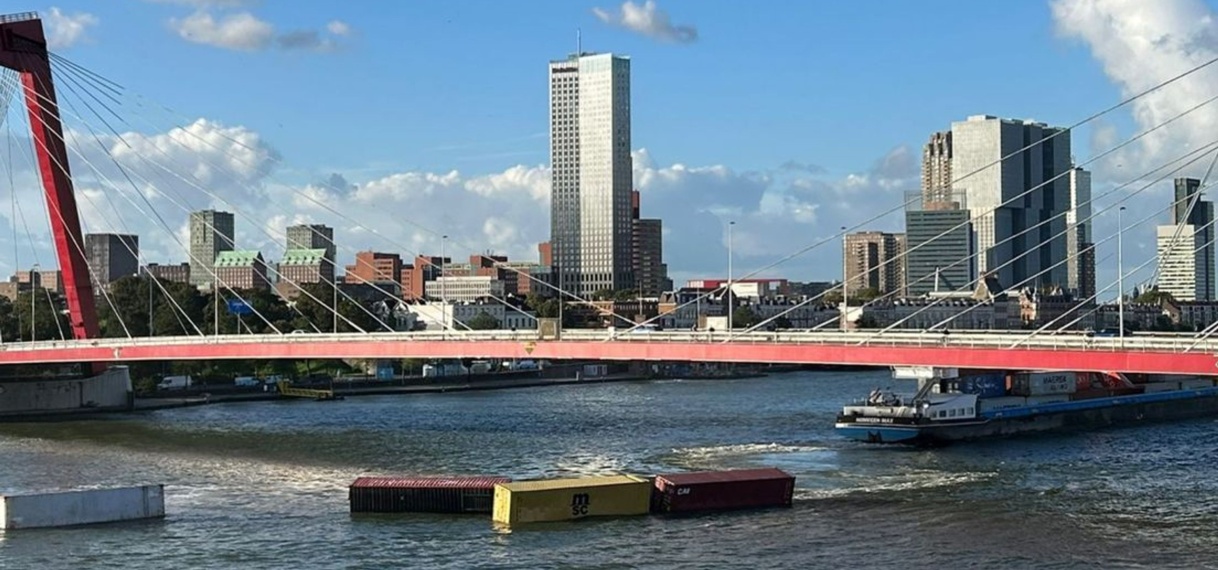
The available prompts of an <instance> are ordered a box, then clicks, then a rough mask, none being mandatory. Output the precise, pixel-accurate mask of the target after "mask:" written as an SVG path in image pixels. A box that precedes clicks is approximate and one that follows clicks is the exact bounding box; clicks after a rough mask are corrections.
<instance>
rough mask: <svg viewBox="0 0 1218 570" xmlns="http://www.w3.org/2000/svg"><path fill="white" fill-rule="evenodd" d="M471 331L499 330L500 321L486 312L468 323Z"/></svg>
mask: <svg viewBox="0 0 1218 570" xmlns="http://www.w3.org/2000/svg"><path fill="white" fill-rule="evenodd" d="M466 324H467V325H469V328H470V330H475V331H490V330H495V329H498V328H499V319H496V318H495V317H492V316H490V314H488V313H487V312H486V311H482V312H480V313H478V314H477V315H475V316H474V318H472V319H470V320H469V322H467V323H466Z"/></svg>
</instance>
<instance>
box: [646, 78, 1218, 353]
mask: <svg viewBox="0 0 1218 570" xmlns="http://www.w3.org/2000/svg"><path fill="white" fill-rule="evenodd" d="M1215 63H1218V57H1215V58H1212V59H1209V60H1206V61H1204V62H1202V63H1200V64H1198V65H1196V66H1194V67H1192V68H1189V69H1187V70H1185V71H1183V72H1182V73H1179V74H1177V75H1175V76H1173V77H1170V78H1168V79H1166V80H1164V81H1162V82H1160V83H1158V84H1156V85H1153V86H1151V87H1149V88H1147V89H1144V90H1142V91H1140V92H1138V93H1135V94H1133V95H1130V96H1128V97H1126V98H1124V99H1122V100H1121V101H1119V102H1117V103H1115V104H1113V105H1110V106H1109V107H1106V108H1104V109H1102V110H1100V111H1098V112H1095V113H1093V114H1091V115H1089V116H1087V117H1085V118H1083V119H1081V120H1079V121H1076V122H1074V123H1073V124H1071V125H1069V126H1067V127H1065V128H1063V129H1061V130H1060V131H1058V132H1056V133H1053V134H1052V135H1050V136H1048V137H1045V138H1043V139H1040V140H1038V141H1035V142H1032V143H1030V144H1028V145H1025V146H1023V147H1022V148H1019V149H1017V150H1015V151H1012V152H1010V153H1008V154H1006V155H1003V156H1001V157H999V158H998V159H997V160H994V161H993V162H990V163H988V164H986V165H983V166H981V167H979V168H977V169H975V170H973V171H971V172H967V173H965V174H963V175H961V176H959V177H957V178H954V179H953V180H952V181H951V182H950V183H949V184H948V186H949V187H954V186H956V185H957V184H959V183H960V182H962V181H964V180H967V179H969V178H971V177H972V176H975V175H977V174H978V173H980V172H983V171H985V170H987V169H990V168H993V167H995V166H998V165H1000V164H1002V163H1003V162H1005V161H1007V160H1009V159H1011V158H1012V157H1015V156H1019V155H1020V154H1022V153H1024V152H1026V151H1028V150H1030V149H1032V148H1035V147H1037V146H1039V145H1041V144H1044V143H1046V142H1048V141H1051V140H1053V139H1054V138H1055V137H1058V136H1061V135H1062V134H1063V133H1067V132H1072V131H1074V130H1075V129H1077V128H1078V127H1080V126H1083V125H1085V124H1088V123H1091V122H1093V121H1095V120H1097V119H1099V118H1101V117H1103V116H1105V115H1107V114H1109V113H1112V112H1114V111H1116V110H1118V109H1121V108H1124V107H1125V106H1127V105H1129V104H1131V103H1133V102H1135V101H1137V100H1139V99H1141V98H1143V97H1145V96H1147V95H1150V94H1152V93H1154V92H1156V91H1159V90H1161V89H1163V88H1165V87H1167V86H1169V85H1172V84H1174V83H1176V82H1178V81H1181V80H1183V79H1185V78H1187V77H1189V76H1191V75H1193V74H1195V73H1197V72H1199V71H1201V70H1203V69H1206V68H1208V67H1210V66H1212V65H1214V64H1215ZM1207 103H1208V101H1207ZM1188 112H1191V111H1186V112H1185V113H1181V114H1180V115H1184V114H1187V113H1188ZM1180 115H1177V117H1178V116H1180ZM1171 120H1174V119H1171ZM1161 126H1162V124H1160V125H1158V126H1156V127H1155V129H1157V128H1159V127H1161ZM1152 130H1154V129H1152ZM1125 144H1128V141H1127V142H1126V143H1125ZM1093 160H1094V159H1093ZM1088 162H1090V161H1088ZM1059 176H1060V175H1059ZM1055 179H1056V178H1055ZM1042 186H1043V184H1042ZM1038 187H1039V186H1038ZM1034 189H1035V188H1033V190H1034ZM1028 192H1031V190H1028V191H1026V192H1024V193H1023V194H1020V197H1022V196H1023V195H1026V194H1027V193H1028ZM918 199H920V198H914V199H910V200H906V201H903V202H902V203H900V204H898V205H897V206H895V207H892V208H889V209H887V210H884V211H881V212H880V213H879V214H876V215H873V216H871V217H869V218H867V219H866V220H863V221H862V222H859V223H856V224H854V225H852V226H849V227H845V228H843V229H842V230H840V231H839V232H837V233H835V234H833V235H831V236H830V237H827V238H823V239H820V240H817V241H815V242H813V243H812V244H810V245H808V246H805V247H802V248H800V249H798V250H796V251H794V252H793V253H791V254H788V255H786V256H784V257H782V258H780V259H778V260H776V261H774V262H772V263H769V264H767V265H765V266H763V267H761V268H758V269H754V270H753V271H750V272H748V273H747V274H746V275H744V276H743V277H740V278H738V279H736V280H735V281H737V282H739V281H741V280H745V279H750V278H753V277H755V276H757V275H760V274H761V273H763V272H765V271H768V270H770V269H773V268H775V267H778V266H779V265H782V264H783V263H786V262H787V261H790V260H791V259H794V258H796V257H799V256H801V255H803V254H805V253H807V252H809V251H811V250H813V249H816V248H817V247H820V246H822V245H825V244H826V243H830V242H834V243H840V239H841V238H842V236H844V235H846V234H848V233H849V232H851V231H854V230H857V229H859V228H862V227H865V226H866V225H868V224H870V223H872V222H874V221H877V220H879V219H882V218H884V217H886V216H888V215H890V214H893V213H895V212H898V211H901V210H903V209H904V208H906V207H908V206H910V205H911V204H913V203H914V202H915V201H916V200H918ZM1005 203H1006V202H1004V204H1005ZM1001 205H1002V204H1000V206H1001ZM963 226H964V224H961V225H960V226H959V227H963ZM955 229H958V228H953V229H950V230H947V231H946V232H941V233H940V234H939V235H938V236H936V238H934V239H937V238H938V237H942V236H943V235H945V234H946V233H948V232H951V231H954V230H955ZM907 253H908V251H906V252H904V254H907ZM844 277H845V276H843V278H844ZM844 285H845V282H844V279H843V286H844ZM722 288H723V287H720V288H716V289H715V290H713V291H710V292H707V293H703V294H700V295H697V296H695V298H694V299H692V300H690V301H687V302H685V303H682V304H680V305H678V307H677V309H674V310H678V309H681V308H684V307H687V306H690V305H693V304H695V303H697V302H700V301H701V300H702V299H706V298H708V297H710V296H712V295H713V294H714V293H715V292H717V291H718V290H719V289H722ZM827 292H828V291H826V292H822V293H821V294H819V295H815V296H813V297H812V298H811V299H806V300H804V301H803V304H806V303H808V302H811V301H812V300H813V299H817V298H822V297H823V296H824V295H825V294H826V293H827ZM728 296H729V297H730V294H729V295H728ZM800 306H802V305H800ZM847 310H848V308H847ZM790 311H791V309H787V310H786V311H785V312H784V313H781V314H787V313H789V312H790ZM659 318H660V316H659V315H657V316H656V317H655V318H652V319H648V320H647V321H645V322H644V323H640V324H638V325H635V326H634V327H631V330H633V329H634V328H637V327H638V326H642V325H644V324H648V323H651V322H654V321H655V320H657V319H659ZM777 318H778V315H773V316H772V317H770V318H769V319H767V321H772V320H773V319H777ZM767 324H768V322H767Z"/></svg>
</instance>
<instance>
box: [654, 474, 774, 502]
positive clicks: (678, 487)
mask: <svg viewBox="0 0 1218 570" xmlns="http://www.w3.org/2000/svg"><path fill="white" fill-rule="evenodd" d="M794 494H795V477H793V476H791V475H789V474H787V473H786V472H785V471H782V470H781V469H741V470H737V471H702V472H697V473H673V474H670V475H657V476H656V479H655V490H654V491H653V493H652V511H654V512H657V513H684V512H694V511H719V510H730V509H749V508H761V507H789V506H791V498H792V496H793V495H794Z"/></svg>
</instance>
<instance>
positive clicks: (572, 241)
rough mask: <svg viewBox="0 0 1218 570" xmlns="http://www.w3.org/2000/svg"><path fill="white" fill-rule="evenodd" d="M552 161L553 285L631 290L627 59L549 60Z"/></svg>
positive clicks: (579, 57)
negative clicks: (554, 276) (555, 273)
mask: <svg viewBox="0 0 1218 570" xmlns="http://www.w3.org/2000/svg"><path fill="white" fill-rule="evenodd" d="M550 165H551V189H550V192H551V195H550V198H551V199H550V242H551V243H552V244H553V254H554V270H555V271H556V272H557V277H556V281H557V285H558V286H559V287H561V288H563V289H566V290H568V291H574V292H576V293H579V294H582V295H589V294H591V293H593V292H596V291H599V290H603V289H614V290H620V289H629V288H632V287H634V286H635V280H634V276H633V275H632V267H631V252H632V239H631V238H632V235H631V234H632V231H631V221H630V191H631V188H632V176H633V173H632V164H631V158H630V59H629V58H626V57H622V56H615V55H613V54H584V53H579V54H575V55H572V56H571V57H569V58H567V59H565V60H561V61H552V62H550Z"/></svg>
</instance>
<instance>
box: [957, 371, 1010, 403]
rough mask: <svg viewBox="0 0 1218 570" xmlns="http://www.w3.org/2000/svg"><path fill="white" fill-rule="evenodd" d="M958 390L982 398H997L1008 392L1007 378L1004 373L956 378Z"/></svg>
mask: <svg viewBox="0 0 1218 570" xmlns="http://www.w3.org/2000/svg"><path fill="white" fill-rule="evenodd" d="M956 390H957V391H958V392H960V393H961V394H976V395H977V396H978V397H981V398H997V397H1000V396H1004V395H1006V393H1007V379H1006V376H1004V375H1003V374H983V375H980V376H965V377H962V378H957V379H956Z"/></svg>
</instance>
